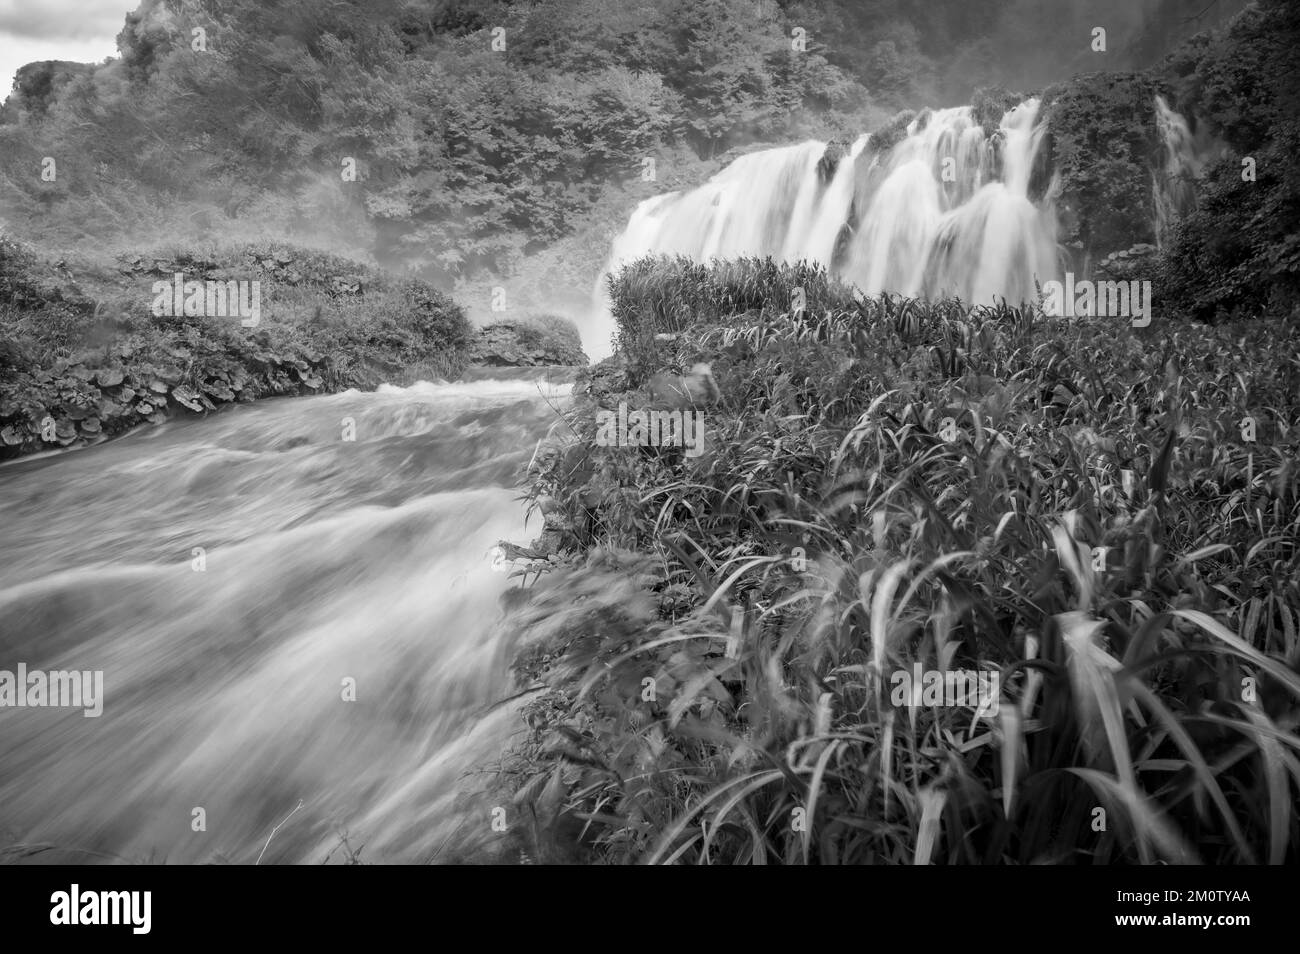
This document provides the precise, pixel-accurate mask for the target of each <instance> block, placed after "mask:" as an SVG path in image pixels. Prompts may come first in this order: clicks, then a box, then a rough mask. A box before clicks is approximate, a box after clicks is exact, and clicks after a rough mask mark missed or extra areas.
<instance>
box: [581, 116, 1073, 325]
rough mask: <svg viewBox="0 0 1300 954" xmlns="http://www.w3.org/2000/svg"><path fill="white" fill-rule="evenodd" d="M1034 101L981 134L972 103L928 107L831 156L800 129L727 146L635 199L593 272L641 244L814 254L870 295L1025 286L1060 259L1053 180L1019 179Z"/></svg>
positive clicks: (644, 250)
mask: <svg viewBox="0 0 1300 954" xmlns="http://www.w3.org/2000/svg"><path fill="white" fill-rule="evenodd" d="M1038 107H1039V101H1038V100H1037V99H1030V100H1027V101H1026V102H1024V103H1021V104H1020V105H1018V106H1016V107H1015V108H1013V109H1011V110H1009V111H1008V112H1007V113H1006V114H1005V115H1004V116H1003V117H1002V119H1001V122H1000V123H999V125H998V128H997V129H996V130H995V131H994V132H993V134H992V135H988V134H986V132H985V130H984V128H983V127H982V126H981V125H980V124H979V123H978V122H977V121H976V119H975V117H974V114H973V110H972V109H971V108H970V107H969V106H962V107H954V108H950V109H940V110H935V111H926V112H923V113H921V114H920V115H918V116H917V117H916V118H914V119H913V120H912V121H911V122H910V123H909V124H908V126H907V127H906V130H905V132H904V135H903V136H902V138H901V139H900V141H898V142H897V143H896V144H887V145H886V148H883V149H880V148H876V147H875V146H874V145H873V142H872V137H869V136H863V137H860V138H859V139H858V140H857V141H856V142H854V143H853V145H852V146H851V148H849V149H848V150H847V151H845V152H844V154H843V155H842V156H841V157H840V158H839V160H838V162H833V163H832V161H831V154H830V153H828V144H827V143H824V142H819V141H816V140H811V141H808V142H804V143H801V144H799V145H794V146H786V147H782V148H777V149H767V150H763V151H761V152H755V153H751V154H749V155H745V156H741V157H740V158H739V159H736V160H735V161H734V162H732V163H731V164H730V165H729V166H727V167H726V168H725V169H723V170H722V171H720V172H719V173H718V174H717V175H715V176H714V177H713V178H712V179H710V180H709V181H708V182H706V183H704V184H703V185H701V186H699V187H698V188H696V189H693V190H691V191H688V192H675V193H670V194H668V195H663V196H656V197H654V198H652V199H648V200H646V201H645V202H642V203H641V204H640V205H639V206H638V207H637V209H636V210H635V211H634V212H633V214H632V216H631V219H630V220H629V222H628V224H627V227H626V228H625V229H624V230H623V232H622V234H620V235H619V236H618V237H617V238H616V239H615V241H614V244H613V248H612V249H611V251H610V255H609V259H608V261H607V263H606V267H605V269H604V274H602V278H601V282H600V287H598V289H597V294H598V296H603V295H604V275H607V274H609V273H611V272H612V271H614V270H615V269H617V268H618V267H619V266H620V265H621V264H623V263H626V262H629V261H632V260H634V259H636V258H639V257H641V256H643V255H652V254H659V255H684V256H687V257H689V258H691V259H693V260H696V261H699V262H708V261H711V260H713V259H726V258H735V257H738V256H759V257H765V256H770V257H772V258H773V259H778V260H782V261H786V262H796V261H799V260H806V261H815V262H820V263H821V264H823V265H826V266H827V267H828V268H829V269H830V271H831V272H832V273H833V274H835V275H836V276H838V277H839V278H841V279H843V280H844V281H846V282H849V283H851V284H853V285H855V286H856V287H857V288H858V289H860V290H861V291H862V292H864V293H866V294H868V295H874V294H877V293H879V292H891V293H901V294H904V295H917V296H927V297H943V296H948V295H956V296H959V297H961V298H963V299H965V300H967V301H970V302H974V303H989V302H992V301H994V300H995V299H999V298H1006V299H1007V300H1008V301H1011V302H1021V301H1027V300H1032V299H1033V298H1034V297H1035V295H1036V289H1035V284H1034V283H1035V281H1038V282H1040V283H1041V282H1045V281H1048V280H1050V279H1052V278H1054V277H1056V276H1057V274H1058V272H1059V265H1058V252H1057V245H1056V214H1055V210H1054V208H1053V203H1052V195H1053V188H1052V187H1051V186H1049V187H1048V188H1047V189H1046V190H1045V191H1044V194H1043V195H1041V196H1039V197H1038V198H1037V199H1035V198H1034V197H1033V196H1032V194H1031V189H1030V181H1031V172H1032V170H1033V166H1034V159H1035V156H1036V154H1037V151H1038V148H1039V145H1040V143H1041V141H1042V138H1043V126H1042V124H1041V123H1040V122H1039V117H1038V111H1039V110H1038Z"/></svg>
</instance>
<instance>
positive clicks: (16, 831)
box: [0, 380, 568, 864]
mask: <svg viewBox="0 0 1300 954" xmlns="http://www.w3.org/2000/svg"><path fill="white" fill-rule="evenodd" d="M567 390H568V389H567V387H565V386H561V387H560V388H554V387H552V386H550V385H546V384H542V383H539V382H532V381H519V380H516V381H476V382H473V383H467V384H452V385H430V384H420V385H416V386H413V387H411V388H408V389H400V388H390V387H383V388H381V389H380V390H379V391H378V392H376V393H358V392H355V391H350V392H346V393H343V394H339V395H334V396H328V397H318V398H303V399H294V400H286V401H270V402H266V403H262V404H255V405H249V406H246V407H240V408H236V409H233V410H232V411H230V412H228V413H224V414H221V415H217V416H214V417H211V418H208V419H205V420H190V421H177V422H172V423H168V424H165V425H163V426H161V427H157V428H153V429H148V430H143V431H139V432H137V433H135V434H132V435H129V436H127V437H125V438H123V439H121V440H119V441H115V442H112V443H108V444H103V445H100V446H97V447H93V448H90V449H87V450H84V451H77V452H74V453H71V454H64V455H59V456H55V457H47V458H43V459H39V460H27V461H21V462H18V463H15V464H10V465H8V466H5V467H3V468H0V514H2V515H3V518H2V524H0V669H6V670H9V671H11V672H12V671H14V670H15V669H16V667H17V664H18V663H20V662H22V663H26V665H27V667H28V669H29V670H31V669H42V670H47V671H48V670H70V669H77V670H103V672H104V697H105V702H104V711H103V715H102V716H101V717H99V718H85V717H84V716H83V713H82V710H81V709H55V708H40V709H33V708H0V850H3V851H5V852H6V854H5V855H3V856H0V858H7V860H18V859H21V860H28V861H31V862H42V861H44V862H52V861H60V862H75V863H80V862H95V861H111V860H114V859H126V860H132V861H143V860H150V859H152V860H165V861H168V862H202V861H230V862H247V863H251V862H253V861H254V860H256V859H257V857H258V855H259V853H260V852H262V850H263V848H264V847H265V845H266V842H267V839H268V837H269V836H270V835H271V832H272V829H274V828H275V826H276V825H278V824H280V823H281V822H282V821H284V819H285V818H286V816H290V813H291V812H293V810H294V808H295V806H297V805H298V803H299V801H301V802H302V807H301V809H299V810H298V811H297V812H295V813H293V814H292V816H291V817H290V818H289V820H288V821H287V822H286V823H285V824H284V825H283V826H282V827H281V828H280V829H279V831H278V832H277V833H276V834H275V837H274V838H273V839H272V840H271V843H270V846H269V848H266V852H265V857H264V858H263V860H262V863H264V864H265V863H271V862H316V861H320V860H322V859H323V858H324V857H325V856H326V854H327V853H329V852H330V849H331V848H334V847H336V846H337V845H338V844H339V840H340V839H339V832H340V831H346V832H347V833H348V836H349V844H350V845H351V846H352V847H353V848H356V847H358V846H359V845H362V844H364V846H365V847H364V849H363V850H362V858H363V860H371V861H409V862H420V861H426V860H430V859H436V858H437V857H438V856H439V853H440V850H441V849H442V847H443V846H445V845H446V844H447V843H448V841H449V839H450V838H451V837H452V836H453V835H454V834H455V833H457V832H459V831H460V830H462V829H463V828H464V827H465V823H466V820H467V816H466V815H465V814H464V812H463V811H462V810H460V809H458V808H457V807H456V806H455V805H454V804H453V803H454V802H456V801H457V797H458V795H459V793H462V792H465V791H472V790H473V789H475V788H476V787H477V786H478V785H479V784H480V783H479V781H477V780H476V779H475V778H473V777H465V776H464V773H465V772H466V770H467V769H469V768H471V767H473V766H474V765H476V764H479V763H482V762H484V761H490V759H491V758H492V757H493V756H495V755H496V754H498V753H500V752H501V750H502V748H503V747H504V745H505V744H506V742H507V736H508V735H509V734H510V733H511V732H513V731H515V728H514V725H515V724H514V721H513V719H512V718H511V712H510V709H509V707H494V705H493V704H494V703H495V702H497V701H498V700H500V699H501V698H502V697H503V696H504V695H505V694H506V693H507V691H508V689H507V685H508V683H507V676H506V665H507V662H508V659H507V655H508V653H507V647H505V646H504V645H502V642H501V637H499V636H498V635H496V633H495V629H494V624H495V622H496V621H497V620H498V619H499V618H500V616H501V610H500V607H499V602H498V598H499V595H500V593H501V591H502V590H503V589H504V588H505V587H506V586H507V585H508V583H507V574H505V573H498V572H493V570H492V568H491V562H492V561H491V556H490V551H491V549H492V547H493V546H494V544H495V543H496V542H497V541H498V540H499V539H515V540H520V539H525V538H526V537H528V536H535V535H536V534H537V532H538V530H539V528H538V527H537V526H535V525H533V526H529V527H527V528H525V526H524V516H523V514H524V509H523V506H522V504H521V503H520V502H519V501H518V499H517V498H518V496H519V491H518V489H517V483H518V478H519V476H520V473H521V471H522V469H523V468H524V466H525V465H526V464H527V462H528V459H529V457H530V456H531V454H532V452H533V449H534V447H535V444H536V441H537V439H538V438H539V437H540V436H541V435H542V434H543V433H544V432H545V430H546V428H547V426H548V425H550V424H551V423H553V422H554V420H555V413H556V412H555V407H556V406H557V404H558V403H559V402H560V401H563V400H564V399H565V397H564V396H565V394H566V392H567ZM346 419H350V420H351V421H352V422H354V424H355V440H354V441H348V440H344V439H343V437H344V434H345V428H346V427H347V420H346ZM197 547H201V548H203V551H204V555H203V559H204V560H205V561H206V566H205V568H204V569H202V570H201V571H200V570H196V569H195V565H196V556H195V548H197ZM345 679H353V680H355V686H356V690H355V696H356V701H355V702H350V701H344V698H343V697H344V694H345V692H344V680H345ZM195 808H202V809H204V811H205V812H206V827H207V830H206V831H205V832H204V831H194V830H192V820H193V818H194V817H195V816H194V809H195ZM483 817H484V818H486V817H487V815H486V813H485V814H484V816H483ZM479 823H480V824H483V823H484V822H479ZM38 846H50V847H49V848H48V850H43V851H37V850H36V849H37V847H38ZM342 856H343V852H341V851H339V852H336V854H335V856H334V860H338V859H341V858H342Z"/></svg>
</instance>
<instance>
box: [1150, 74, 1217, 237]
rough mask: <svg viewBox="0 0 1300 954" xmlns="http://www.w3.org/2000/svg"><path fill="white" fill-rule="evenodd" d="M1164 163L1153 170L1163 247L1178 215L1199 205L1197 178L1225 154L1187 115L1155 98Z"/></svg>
mask: <svg viewBox="0 0 1300 954" xmlns="http://www.w3.org/2000/svg"><path fill="white" fill-rule="evenodd" d="M1156 130H1157V133H1158V134H1159V137H1160V144H1161V160H1162V161H1161V164H1160V165H1159V166H1158V167H1156V168H1155V169H1153V170H1152V171H1151V191H1152V194H1153V196H1154V197H1155V210H1156V221H1155V233H1156V244H1157V245H1159V246H1163V245H1164V243H1165V240H1166V239H1167V238H1168V235H1169V231H1170V229H1171V228H1172V227H1173V225H1174V223H1175V222H1176V221H1177V219H1178V217H1179V216H1181V215H1183V214H1185V213H1187V212H1188V211H1189V210H1191V209H1193V208H1195V207H1196V180H1197V179H1199V178H1200V177H1201V176H1202V175H1204V174H1205V170H1206V168H1207V167H1208V166H1209V165H1210V163H1211V162H1213V161H1214V160H1215V159H1217V158H1218V157H1219V156H1220V155H1222V144H1221V143H1218V142H1215V141H1214V140H1213V139H1212V137H1210V136H1209V135H1208V134H1207V133H1205V132H1204V131H1201V132H1199V133H1193V132H1192V129H1191V125H1190V124H1189V123H1188V121H1187V120H1186V118H1184V117H1183V116H1182V115H1181V114H1179V113H1178V112H1176V111H1174V110H1173V109H1171V108H1170V106H1169V104H1168V103H1167V102H1165V98H1164V97H1163V96H1157V97H1156Z"/></svg>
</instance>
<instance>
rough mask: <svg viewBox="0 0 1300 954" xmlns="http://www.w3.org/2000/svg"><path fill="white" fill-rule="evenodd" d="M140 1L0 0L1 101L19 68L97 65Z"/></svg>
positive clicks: (114, 46) (114, 49)
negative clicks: (43, 63) (48, 63)
mask: <svg viewBox="0 0 1300 954" xmlns="http://www.w3.org/2000/svg"><path fill="white" fill-rule="evenodd" d="M138 6H139V0H0V101H3V100H4V98H5V97H6V96H8V95H9V91H10V90H11V89H12V88H13V82H14V74H15V73H16V72H18V67H20V66H23V65H24V64H26V63H31V62H32V61H34V60H73V61H75V62H78V63H99V62H102V61H103V59H104V57H106V56H116V55H117V43H116V38H117V34H118V33H119V32H121V29H122V24H123V22H124V21H125V20H126V15H127V13H129V12H130V11H132V10H134V9H135V8H136V7H138Z"/></svg>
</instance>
